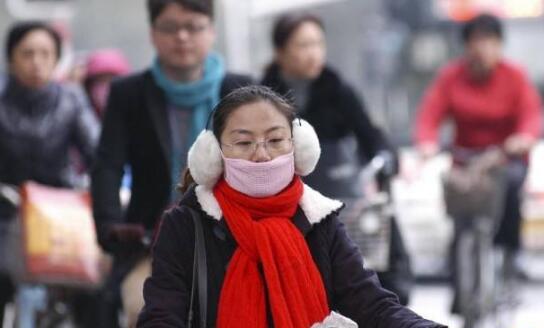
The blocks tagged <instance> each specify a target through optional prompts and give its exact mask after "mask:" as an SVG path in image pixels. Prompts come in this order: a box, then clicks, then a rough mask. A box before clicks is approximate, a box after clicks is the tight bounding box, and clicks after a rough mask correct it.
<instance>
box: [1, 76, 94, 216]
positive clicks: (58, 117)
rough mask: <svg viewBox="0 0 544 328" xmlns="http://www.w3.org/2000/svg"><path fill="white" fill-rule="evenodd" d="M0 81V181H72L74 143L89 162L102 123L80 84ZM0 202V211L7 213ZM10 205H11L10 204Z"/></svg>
mask: <svg viewBox="0 0 544 328" xmlns="http://www.w3.org/2000/svg"><path fill="white" fill-rule="evenodd" d="M4 82H5V83H0V84H2V86H0V182H3V183H8V184H13V185H20V184H21V183H23V182H24V181H27V180H33V181H36V182H38V183H41V184H44V185H48V186H54V187H72V186H73V184H74V181H75V180H74V177H75V170H74V167H73V166H72V164H73V162H71V161H70V151H71V149H73V148H75V149H77V150H78V151H79V153H80V154H81V155H82V158H83V160H84V162H85V164H86V165H87V166H88V167H90V166H91V161H92V159H93V156H94V151H95V147H96V144H97V142H98V134H99V125H98V122H97V121H96V118H95V117H94V113H93V112H92V110H91V108H90V107H89V104H88V101H87V99H86V98H85V95H84V94H83V92H82V90H81V89H79V88H77V87H75V86H71V85H64V84H63V85H60V84H57V83H50V84H49V85H47V86H45V87H44V88H43V89H41V90H31V89H28V88H26V87H24V86H22V85H21V84H19V83H18V82H17V80H16V79H15V78H14V77H7V78H6V80H5V81H4ZM4 211H6V207H5V206H3V205H1V204H0V216H2V217H6V216H9V214H7V213H2V212H4ZM7 211H9V210H7Z"/></svg>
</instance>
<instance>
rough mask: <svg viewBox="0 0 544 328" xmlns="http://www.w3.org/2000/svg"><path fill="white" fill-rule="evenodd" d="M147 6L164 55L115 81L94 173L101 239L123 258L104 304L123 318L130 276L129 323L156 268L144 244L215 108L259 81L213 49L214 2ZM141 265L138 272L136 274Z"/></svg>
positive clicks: (163, 1)
mask: <svg viewBox="0 0 544 328" xmlns="http://www.w3.org/2000/svg"><path fill="white" fill-rule="evenodd" d="M147 9H148V15H149V20H150V34H151V40H152V44H153V46H154V48H155V51H156V53H157V56H156V58H155V60H154V61H153V63H152V64H151V66H150V67H149V69H147V70H145V71H143V72H139V73H136V74H133V75H130V76H128V77H126V78H122V79H119V80H117V81H114V82H113V84H112V87H111V90H110V94H109V97H108V102H107V105H106V110H105V114H104V119H103V125H102V135H101V139H100V144H99V148H98V153H97V160H96V165H95V167H94V170H93V173H92V196H93V211H94V218H95V222H96V227H97V233H98V239H99V243H100V244H101V245H102V247H103V248H104V249H105V250H106V251H107V252H110V253H111V254H113V255H114V257H115V260H114V268H113V274H112V277H111V279H110V282H109V284H110V288H108V289H109V290H110V291H111V293H110V294H109V295H105V296H104V298H103V299H104V304H105V306H104V308H105V310H113V311H110V312H111V313H109V314H107V316H108V317H109V318H113V320H115V318H116V317H117V313H116V311H117V307H116V306H115V303H116V302H118V301H121V300H120V299H119V297H120V296H119V295H120V294H121V291H120V286H121V284H122V281H123V280H125V281H126V282H127V283H126V284H125V285H124V286H123V290H124V292H123V294H124V297H123V298H124V300H123V304H125V305H126V306H125V309H124V310H125V312H126V313H127V315H128V321H129V325H134V324H135V317H136V315H137V313H138V312H139V311H140V308H141V306H142V305H143V299H142V292H141V291H142V285H143V278H138V279H136V278H134V277H145V276H147V275H148V274H149V270H150V269H149V268H150V265H149V258H148V255H147V250H146V247H145V246H143V245H142V240H143V239H144V240H145V238H144V237H145V236H144V235H145V232H146V231H152V230H153V229H154V228H155V227H156V224H157V222H158V219H159V217H160V214H161V212H162V211H163V210H164V209H165V207H166V206H167V205H168V204H169V203H170V202H172V201H173V200H174V199H175V198H176V197H177V193H176V191H175V185H176V183H177V181H178V180H179V177H180V173H181V170H182V168H184V167H185V158H186V155H187V150H188V148H189V146H190V145H191V143H192V142H193V141H194V140H195V138H196V136H197V135H198V133H199V132H200V131H201V130H202V129H203V128H204V127H205V124H206V119H207V117H208V115H209V113H210V112H211V110H212V108H213V106H214V105H215V104H216V103H217V102H218V100H219V99H220V97H221V96H222V95H225V94H227V93H228V92H229V91H231V90H232V89H234V88H236V87H238V86H241V85H244V84H248V83H250V82H251V81H250V79H249V78H247V77H245V76H240V75H234V74H230V73H227V72H226V71H225V67H224V64H223V60H222V59H221V57H220V56H219V55H218V54H216V53H214V52H212V46H213V44H214V40H215V29H214V26H213V1H211V0H205V1H202V0H148V1H147ZM127 164H128V165H129V166H130V168H131V171H132V187H131V198H130V202H129V204H128V207H127V208H126V211H122V208H121V202H120V198H119V187H120V183H121V177H122V176H123V171H124V167H125V166H126V165H127ZM142 261H143V262H142ZM142 263H143V264H142ZM134 268H137V269H138V270H137V271H136V272H132V271H133V269H134ZM142 271H143V273H142ZM133 283H134V284H133ZM134 300H139V301H138V302H135V301H134ZM129 301H130V304H132V305H131V306H130V307H129V306H128V302H129ZM109 321H110V322H111V321H112V320H109ZM102 327H106V326H102Z"/></svg>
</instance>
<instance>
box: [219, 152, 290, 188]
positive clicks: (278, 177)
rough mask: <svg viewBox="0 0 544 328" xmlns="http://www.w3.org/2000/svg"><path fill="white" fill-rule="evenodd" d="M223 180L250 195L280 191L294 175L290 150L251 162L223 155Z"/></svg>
mask: <svg viewBox="0 0 544 328" xmlns="http://www.w3.org/2000/svg"><path fill="white" fill-rule="evenodd" d="M223 162H224V164H225V173H224V176H225V180H226V181H227V183H228V184H229V185H230V186H231V187H232V188H234V189H235V190H237V191H239V192H241V193H242V194H246V195H248V196H251V197H258V198H262V197H268V196H272V195H275V194H277V193H279V192H280V191H282V190H283V189H284V188H285V187H287V186H288V185H289V183H291V181H292V180H293V177H294V175H295V156H294V153H293V152H291V153H289V154H286V155H282V156H278V157H276V158H274V159H273V160H271V161H268V162H252V161H248V160H245V159H234V158H227V157H225V156H223Z"/></svg>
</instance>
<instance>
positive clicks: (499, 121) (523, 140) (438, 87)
mask: <svg viewBox="0 0 544 328" xmlns="http://www.w3.org/2000/svg"><path fill="white" fill-rule="evenodd" d="M461 36H462V40H463V42H464V55H463V56H462V57H461V58H458V59H455V60H453V61H452V62H450V63H449V64H448V65H447V66H445V67H444V68H443V69H442V70H441V72H440V73H439V74H438V76H437V77H436V79H435V80H434V82H433V83H432V84H431V86H430V87H429V88H428V90H427V91H426V94H425V96H424V97H423V100H422V102H421V104H420V108H419V112H418V116H417V122H416V129H415V142H416V145H417V149H418V151H419V153H420V154H421V155H422V157H423V158H429V157H432V156H434V155H435V154H437V152H438V151H439V148H440V146H439V143H438V131H439V128H440V125H441V123H442V122H443V121H444V120H446V119H450V120H451V121H452V122H453V125H454V130H455V139H454V142H453V150H454V151H453V152H452V156H453V163H454V165H462V163H463V162H464V159H463V158H461V157H463V156H465V155H466V154H467V153H472V154H473V155H477V154H480V153H482V152H484V151H485V150H487V149H489V148H490V147H499V148H501V149H502V151H503V152H504V153H505V154H506V155H507V158H508V159H507V164H506V180H507V181H506V185H507V186H506V195H505V199H504V207H503V210H502V218H501V221H500V225H499V230H498V232H497V234H496V236H495V243H497V244H498V245H500V246H502V247H504V250H505V252H506V253H507V254H510V255H511V256H510V257H511V258H512V256H514V255H515V254H516V253H517V252H518V251H519V249H520V225H521V213H520V203H521V187H522V185H523V182H524V179H525V176H526V172H527V165H528V161H527V154H528V152H529V151H530V150H531V147H532V146H533V145H534V144H535V142H536V141H537V140H538V138H539V136H540V132H541V113H540V110H541V100H540V97H539V95H538V92H537V90H536V89H535V87H534V86H533V85H532V84H531V82H530V81H529V79H528V78H527V77H526V75H525V73H524V72H523V70H522V69H521V68H519V67H517V66H515V65H514V64H512V63H511V62H509V61H507V60H505V59H504V58H503V56H502V51H501V50H502V41H503V27H502V24H501V22H500V21H499V19H498V18H496V17H494V16H492V15H489V14H482V15H479V16H476V17H474V18H473V19H471V20H470V21H468V22H466V23H465V25H464V26H463V28H462V32H461ZM459 150H461V151H459ZM459 154H464V155H463V156H459ZM455 224H456V225H459V224H462V223H461V220H457V219H456V220H455ZM460 228H461V227H457V226H456V229H455V230H456V231H459V229H460ZM457 237H458V236H457V235H456V236H454V244H455V242H456V240H457ZM458 305H459V304H457V302H456V300H454V304H453V307H452V310H453V311H457V310H458Z"/></svg>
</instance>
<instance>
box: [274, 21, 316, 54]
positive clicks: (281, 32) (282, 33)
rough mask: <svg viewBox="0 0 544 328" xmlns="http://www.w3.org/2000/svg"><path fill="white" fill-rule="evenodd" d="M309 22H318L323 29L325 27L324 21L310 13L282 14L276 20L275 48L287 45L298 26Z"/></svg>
mask: <svg viewBox="0 0 544 328" xmlns="http://www.w3.org/2000/svg"><path fill="white" fill-rule="evenodd" d="M307 22H311V23H315V24H317V25H318V26H319V27H320V28H321V29H322V30H324V29H325V27H324V25H323V21H322V20H321V19H320V18H319V17H317V16H315V15H313V14H310V13H287V14H284V15H281V16H280V17H279V18H278V19H277V20H276V23H275V24H274V29H273V32H272V45H273V46H274V48H275V49H281V48H283V47H285V45H286V44H287V42H288V41H289V39H290V38H291V36H292V35H293V33H294V32H295V31H296V30H297V28H299V27H300V25H302V24H304V23H307Z"/></svg>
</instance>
